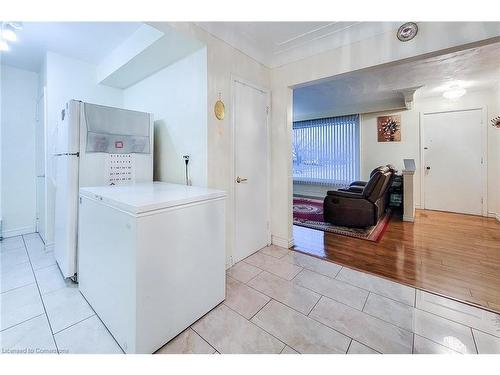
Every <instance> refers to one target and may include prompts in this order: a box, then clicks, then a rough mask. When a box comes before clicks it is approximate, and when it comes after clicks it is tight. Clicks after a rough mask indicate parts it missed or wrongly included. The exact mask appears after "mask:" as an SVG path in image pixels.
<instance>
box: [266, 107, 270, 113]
mask: <svg viewBox="0 0 500 375" xmlns="http://www.w3.org/2000/svg"><path fill="white" fill-rule="evenodd" d="M269 109H270V108H269V106H266V114H269Z"/></svg>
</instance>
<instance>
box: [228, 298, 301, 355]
mask: <svg viewBox="0 0 500 375" xmlns="http://www.w3.org/2000/svg"><path fill="white" fill-rule="evenodd" d="M272 300H273V299H272V298H271V300H269V301H268V302H267V303H269V302H271V301H272ZM277 302H279V301H277ZM267 303H266V305H267ZM222 304H223V305H224V306H226V307H227V308H228V309H229V310H231V311H233V312H234V313H236V314H238V315H239V316H241V317H242V318H243V319H245V320H246V321H247V322H249V323H251V324H253V325H254V326H255V327H257V328H259V329H261V330H262V331H264V332H266V333H267V334H268V335H270V336H272V337H274V338H275V339H276V340H278V341H279V342H281V343H282V344H283V345H285V346H286V345H288V344H287V343H286V342H284V341H283V340H280V339H279V338H277V337H276V336H274V335H273V334H272V333H271V332H268V331H266V330H265V329H264V328H262V327H261V326H259V325H258V324H256V323H254V322H252V321H251V320H249V319H247V318H245V317H244V316H243V315H241V314H240V313H239V312H238V311H236V310H234V309H232V308H231V307H229V306H228V305H226V304H225V303H224V302H222ZM288 346H290V345H288ZM290 347H291V348H292V349H293V347H292V346H290ZM283 349H285V348H284V347H283ZM283 349H282V350H283ZM294 350H295V349H294Z"/></svg>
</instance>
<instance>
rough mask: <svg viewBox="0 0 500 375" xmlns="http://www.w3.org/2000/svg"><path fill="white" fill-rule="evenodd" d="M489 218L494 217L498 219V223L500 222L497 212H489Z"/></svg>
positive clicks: (499, 215)
mask: <svg viewBox="0 0 500 375" xmlns="http://www.w3.org/2000/svg"><path fill="white" fill-rule="evenodd" d="M488 217H492V218H493V219H497V221H499V222H500V214H497V213H496V212H488Z"/></svg>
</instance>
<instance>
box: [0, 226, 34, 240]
mask: <svg viewBox="0 0 500 375" xmlns="http://www.w3.org/2000/svg"><path fill="white" fill-rule="evenodd" d="M34 231H35V228H33V226H32V225H28V226H25V227H21V228H14V229H9V230H4V231H3V233H2V237H3V238H9V237H15V236H22V235H23V234H29V233H33V232H34Z"/></svg>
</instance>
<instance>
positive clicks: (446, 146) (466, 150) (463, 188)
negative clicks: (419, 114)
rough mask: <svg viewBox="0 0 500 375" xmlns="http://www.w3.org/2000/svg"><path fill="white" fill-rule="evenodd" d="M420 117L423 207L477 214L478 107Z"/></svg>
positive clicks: (480, 187)
mask: <svg viewBox="0 0 500 375" xmlns="http://www.w3.org/2000/svg"><path fill="white" fill-rule="evenodd" d="M423 120H424V121H423V125H424V129H423V131H424V134H423V145H422V146H423V147H424V150H423V155H424V160H423V162H424V163H423V173H424V205H425V207H424V208H426V209H429V210H439V211H450V212H458V213H464V214H473V215H481V214H482V211H483V202H482V198H483V187H484V184H485V182H484V181H483V165H482V163H483V160H482V155H483V151H482V137H483V136H482V111H481V110H480V109H477V110H468V111H453V112H442V113H430V114H425V115H424V119H423Z"/></svg>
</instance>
